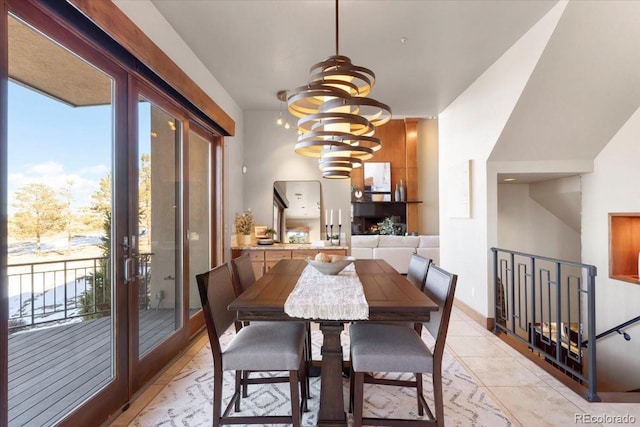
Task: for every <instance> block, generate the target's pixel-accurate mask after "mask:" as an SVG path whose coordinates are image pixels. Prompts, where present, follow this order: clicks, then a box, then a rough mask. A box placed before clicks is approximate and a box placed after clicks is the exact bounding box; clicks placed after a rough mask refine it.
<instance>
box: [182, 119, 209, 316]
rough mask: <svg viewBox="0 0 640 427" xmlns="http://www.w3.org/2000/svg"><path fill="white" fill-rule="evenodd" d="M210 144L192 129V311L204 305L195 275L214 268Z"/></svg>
mask: <svg viewBox="0 0 640 427" xmlns="http://www.w3.org/2000/svg"><path fill="white" fill-rule="evenodd" d="M210 162H211V143H210V142H209V141H207V140H206V139H205V138H203V137H202V136H200V135H199V134H198V133H196V132H194V131H190V132H189V163H188V165H189V172H188V189H189V231H188V240H189V271H188V273H187V275H188V277H189V314H190V315H193V314H195V313H196V312H198V310H200V309H201V308H202V305H201V303H200V294H199V292H198V284H197V283H196V274H199V273H204V272H205V271H207V270H209V269H210V268H211V212H210V210H211V203H210V195H211V167H210Z"/></svg>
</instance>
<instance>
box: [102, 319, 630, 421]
mask: <svg viewBox="0 0 640 427" xmlns="http://www.w3.org/2000/svg"><path fill="white" fill-rule="evenodd" d="M206 342H207V337H206V335H201V336H200V337H199V338H198V339H196V340H195V341H194V342H193V343H192V344H191V345H190V347H189V348H188V350H187V351H186V352H185V353H184V354H183V355H182V356H181V357H180V358H179V359H177V361H176V362H174V363H173V364H172V365H171V366H169V367H168V369H167V370H166V371H165V372H164V373H163V374H162V375H161V376H160V377H158V379H157V380H156V381H155V382H154V383H153V384H152V385H151V386H149V387H148V388H147V389H146V390H145V391H144V392H142V393H141V395H140V396H139V397H138V398H136V399H135V400H134V401H133V403H132V404H131V407H130V408H129V409H128V410H127V411H126V412H124V413H123V414H121V415H120V416H119V417H118V418H117V419H116V420H115V421H113V422H112V423H111V424H110V425H111V426H112V427H123V426H128V425H129V423H130V422H131V420H133V419H134V418H135V416H136V415H137V414H138V413H139V412H140V411H141V410H142V409H144V407H145V406H146V405H147V404H148V403H149V402H151V400H152V399H153V398H154V397H155V396H156V395H157V394H158V392H159V391H160V390H162V388H163V387H164V386H165V385H166V384H167V383H168V382H169V381H170V380H171V378H173V376H174V375H176V374H177V373H178V372H180V370H181V369H182V367H184V366H185V365H186V364H187V363H188V362H189V361H190V360H191V358H193V356H194V355H195V354H196V353H197V352H198V351H199V350H200V349H201V348H202V347H203V346H204V345H205V344H206ZM447 347H448V351H449V352H450V353H451V354H452V355H453V356H454V357H455V358H456V359H457V360H458V361H459V362H460V363H461V364H462V365H463V366H464V367H465V368H466V369H467V371H468V372H469V373H470V374H471V376H472V377H473V378H474V379H475V381H476V382H477V384H478V385H479V386H480V387H481V388H482V389H483V390H484V391H485V392H486V393H487V394H488V395H489V396H491V397H492V398H493V400H494V401H495V402H496V404H497V405H498V406H499V407H500V408H501V409H502V411H503V412H504V413H505V415H506V416H507V417H509V419H510V420H511V421H512V423H513V425H514V426H523V427H542V426H558V427H565V426H571V425H587V426H593V425H596V426H600V425H604V426H614V425H625V424H626V425H640V405H638V404H630V403H590V402H587V401H586V400H584V399H583V398H582V397H581V396H579V395H577V394H576V393H575V392H573V391H572V390H570V389H569V388H567V387H566V386H565V385H564V384H562V383H561V382H560V381H558V380H557V379H555V378H554V377H553V376H551V375H549V374H548V373H547V372H546V371H544V370H543V369H542V368H540V367H538V366H537V365H536V364H535V363H533V362H531V361H530V360H529V359H527V358H526V357H524V356H522V355H521V354H520V353H518V352H517V351H516V350H514V349H512V348H511V347H510V346H509V345H508V344H506V343H504V342H503V341H502V340H500V339H499V338H497V337H495V336H494V335H493V334H492V333H491V332H489V331H487V330H484V329H483V328H482V327H481V326H479V325H478V324H477V323H476V322H474V321H473V320H472V319H471V318H469V317H468V316H467V315H466V314H464V313H463V312H462V311H460V310H459V309H457V308H454V311H453V313H452V317H451V322H450V326H449V333H448V336H447ZM616 417H620V418H616ZM622 417H627V418H626V419H625V418H622ZM624 420H627V422H626V423H624V422H621V421H624Z"/></svg>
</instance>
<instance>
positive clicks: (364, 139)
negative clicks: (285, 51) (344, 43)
mask: <svg viewBox="0 0 640 427" xmlns="http://www.w3.org/2000/svg"><path fill="white" fill-rule="evenodd" d="M335 4H336V54H335V55H333V56H330V57H329V58H327V59H325V60H324V61H322V62H319V63H317V64H314V65H313V66H312V67H311V69H310V77H309V81H308V83H307V85H305V86H300V87H297V88H295V89H292V90H289V91H287V94H286V98H287V107H288V110H289V112H290V113H291V114H292V115H293V116H295V117H297V118H298V122H297V128H298V135H299V136H298V142H297V143H296V146H295V151H296V153H298V154H300V155H303V156H308V157H317V158H319V161H318V165H319V167H320V170H321V171H322V177H323V178H349V177H350V176H351V171H352V170H353V168H356V167H360V166H362V163H363V162H364V161H365V160H369V159H370V158H372V157H373V155H374V153H375V152H376V151H378V150H380V149H381V148H382V141H381V140H380V139H378V138H376V137H374V134H375V129H376V127H377V126H381V125H383V124H385V123H387V122H388V121H389V120H390V119H391V109H390V108H389V107H388V106H387V105H385V104H383V103H381V102H378V101H376V100H374V99H371V98H367V95H369V93H370V92H371V89H372V88H373V86H374V84H375V80H376V76H375V74H374V72H373V71H371V70H369V69H368V68H364V67H360V66H357V65H354V64H353V63H352V62H351V59H349V58H348V57H346V56H342V55H340V54H339V50H338V47H339V32H338V23H339V20H338V0H336V2H335Z"/></svg>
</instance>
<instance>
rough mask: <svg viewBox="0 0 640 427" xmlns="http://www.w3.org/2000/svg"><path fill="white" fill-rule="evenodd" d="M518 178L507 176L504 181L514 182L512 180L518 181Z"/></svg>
mask: <svg viewBox="0 0 640 427" xmlns="http://www.w3.org/2000/svg"><path fill="white" fill-rule="evenodd" d="M516 180H517V178H505V179H504V180H503V181H504V182H512V181H516Z"/></svg>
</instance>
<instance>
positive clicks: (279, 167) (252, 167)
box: [240, 111, 351, 234]
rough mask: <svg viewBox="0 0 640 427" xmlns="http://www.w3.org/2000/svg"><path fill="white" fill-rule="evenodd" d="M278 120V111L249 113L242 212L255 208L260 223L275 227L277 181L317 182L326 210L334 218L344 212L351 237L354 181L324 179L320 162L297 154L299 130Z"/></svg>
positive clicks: (246, 118) (345, 228) (246, 115)
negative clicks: (350, 215) (285, 127)
mask: <svg viewBox="0 0 640 427" xmlns="http://www.w3.org/2000/svg"><path fill="white" fill-rule="evenodd" d="M277 117H278V112H277V111H247V112H246V113H245V129H244V135H245V148H244V165H245V166H246V167H247V173H246V175H244V202H243V206H242V207H240V209H247V208H251V210H252V211H253V212H254V217H255V218H256V221H258V222H259V223H261V224H267V225H268V224H271V222H272V219H271V218H272V217H271V215H272V206H273V182H274V181H287V180H294V181H299V180H317V181H319V182H320V184H321V186H322V196H321V203H322V209H333V210H334V219H335V218H336V217H335V215H337V212H338V209H342V231H343V233H347V234H348V233H349V231H350V226H349V225H350V222H349V212H350V210H351V193H350V184H351V182H350V180H349V179H323V178H322V174H321V172H320V170H319V169H318V159H315V158H310V157H304V156H301V155H299V154H297V153H296V152H295V151H294V146H295V143H296V138H297V134H296V131H295V130H294V129H293V128H292V129H284V128H283V127H281V126H277V125H276V123H275V121H276V119H277ZM323 212H324V211H323ZM323 216H324V214H323ZM323 221H324V218H323ZM323 224H324V222H323ZM336 231H337V230H336V229H335V228H334V232H336Z"/></svg>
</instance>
